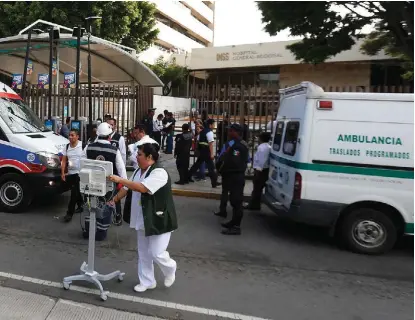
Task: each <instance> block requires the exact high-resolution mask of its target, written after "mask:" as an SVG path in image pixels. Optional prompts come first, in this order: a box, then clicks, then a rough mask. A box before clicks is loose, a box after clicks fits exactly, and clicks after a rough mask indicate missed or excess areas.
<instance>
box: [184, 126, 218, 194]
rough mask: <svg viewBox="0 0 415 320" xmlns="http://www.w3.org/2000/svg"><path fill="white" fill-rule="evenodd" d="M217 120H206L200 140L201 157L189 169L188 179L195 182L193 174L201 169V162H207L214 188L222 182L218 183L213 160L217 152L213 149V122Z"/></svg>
mask: <svg viewBox="0 0 415 320" xmlns="http://www.w3.org/2000/svg"><path fill="white" fill-rule="evenodd" d="M214 123H215V120H213V119H208V120H207V121H206V124H207V127H206V128H204V129H203V131H202V132H200V134H199V141H198V142H197V143H198V148H199V157H198V158H197V160H196V162H195V163H194V164H193V166H192V167H191V168H190V170H189V174H188V179H189V182H194V181H193V179H192V177H193V175H194V174H195V173H196V172H197V170H199V168H200V166H201V164H202V163H203V162H205V163H206V166H207V168H208V170H209V176H210V181H211V183H212V188H216V187H217V186H219V185H220V184H218V176H217V174H216V171H215V164H214V163H213V160H214V159H215V152H214V150H213V143H214V142H215V139H214V136H213V131H212V128H213V124H214Z"/></svg>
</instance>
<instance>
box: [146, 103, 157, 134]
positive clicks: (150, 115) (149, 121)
mask: <svg viewBox="0 0 415 320" xmlns="http://www.w3.org/2000/svg"><path fill="white" fill-rule="evenodd" d="M154 111H156V109H155V108H151V109H148V110H147V115H146V116H145V117H144V118H143V124H144V125H145V126H146V133H147V134H148V135H149V136H150V138H153V131H154V127H153V126H154Z"/></svg>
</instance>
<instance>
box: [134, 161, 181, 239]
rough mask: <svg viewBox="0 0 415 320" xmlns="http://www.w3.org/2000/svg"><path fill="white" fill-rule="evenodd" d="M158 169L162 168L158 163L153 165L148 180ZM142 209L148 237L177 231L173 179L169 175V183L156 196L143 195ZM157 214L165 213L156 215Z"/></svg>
mask: <svg viewBox="0 0 415 320" xmlns="http://www.w3.org/2000/svg"><path fill="white" fill-rule="evenodd" d="M156 168H162V167H161V166H159V165H158V164H157V163H155V164H153V165H152V166H151V167H150V169H149V170H148V172H147V174H146V176H145V177H146V178H147V177H148V176H149V174H150V173H151V171H153V170H154V169H156ZM167 175H168V173H167ZM141 207H142V209H143V218H144V229H145V235H146V237H149V236H154V235H159V234H163V233H167V232H171V231H173V230H176V229H177V216H176V209H175V207H174V201H173V193H172V191H171V179H170V176H169V175H168V181H167V183H166V184H165V185H164V186H163V187H161V188H160V189H159V190H157V192H156V193H155V194H153V195H151V194H149V193H142V194H141ZM156 212H157V213H160V212H163V213H162V214H156Z"/></svg>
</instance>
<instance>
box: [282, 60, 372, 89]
mask: <svg viewBox="0 0 415 320" xmlns="http://www.w3.org/2000/svg"><path fill="white" fill-rule="evenodd" d="M301 81H311V82H314V83H315V84H317V85H319V86H320V87H325V89H326V91H328V90H329V87H332V88H333V89H332V90H333V91H335V90H336V87H345V86H347V87H349V86H353V87H356V86H364V87H366V88H367V87H369V86H370V64H369V63H360V64H359V63H349V64H347V63H323V64H320V65H316V66H313V65H308V64H293V65H284V66H281V67H280V87H281V88H284V87H290V86H293V85H296V84H299V83H300V82H301Z"/></svg>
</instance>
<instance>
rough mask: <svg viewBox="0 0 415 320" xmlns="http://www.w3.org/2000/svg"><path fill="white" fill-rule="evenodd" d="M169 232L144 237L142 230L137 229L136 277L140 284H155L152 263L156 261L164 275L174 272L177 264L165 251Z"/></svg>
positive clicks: (146, 285)
mask: <svg viewBox="0 0 415 320" xmlns="http://www.w3.org/2000/svg"><path fill="white" fill-rule="evenodd" d="M170 236H171V232H168V233H163V234H160V235H156V236H150V237H146V236H145V232H144V230H137V247H138V279H140V284H141V285H143V286H145V287H151V286H152V285H154V284H156V279H155V278H154V265H153V262H155V263H157V264H158V266H159V267H160V269H161V272H163V275H164V276H165V277H168V276H171V275H173V274H174V273H175V272H176V268H177V264H176V261H174V260H173V259H172V258H170V255H169V253H168V252H167V251H166V249H167V246H168V245H169V242H170Z"/></svg>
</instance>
